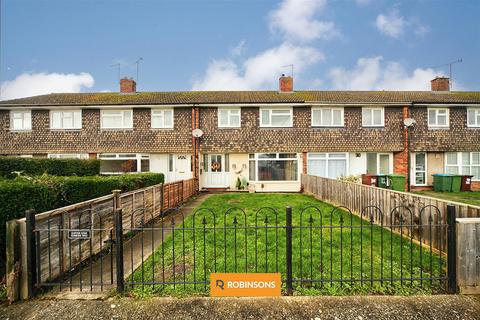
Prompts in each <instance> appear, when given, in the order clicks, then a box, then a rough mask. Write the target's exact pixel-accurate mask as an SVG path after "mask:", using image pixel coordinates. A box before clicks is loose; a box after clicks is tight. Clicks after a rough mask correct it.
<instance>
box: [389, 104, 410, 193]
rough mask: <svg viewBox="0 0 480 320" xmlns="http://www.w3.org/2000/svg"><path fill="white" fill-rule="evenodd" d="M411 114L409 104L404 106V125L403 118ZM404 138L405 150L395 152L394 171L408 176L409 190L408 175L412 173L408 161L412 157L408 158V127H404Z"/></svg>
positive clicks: (406, 180) (406, 181) (406, 182)
mask: <svg viewBox="0 0 480 320" xmlns="http://www.w3.org/2000/svg"><path fill="white" fill-rule="evenodd" d="M409 116H410V112H409V108H408V106H404V107H403V110H402V125H403V119H406V118H408V117H409ZM403 138H404V139H403V150H402V151H401V152H396V153H394V154H393V173H396V174H403V175H405V176H406V177H407V179H405V190H408V180H409V179H408V176H409V174H410V172H409V170H408V162H409V161H410V159H409V158H408V144H409V139H408V138H409V137H408V128H405V127H404V128H403Z"/></svg>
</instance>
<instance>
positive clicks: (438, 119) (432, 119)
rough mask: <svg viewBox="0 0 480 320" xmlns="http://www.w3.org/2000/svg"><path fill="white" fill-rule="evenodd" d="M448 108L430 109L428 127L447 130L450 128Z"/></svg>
mask: <svg viewBox="0 0 480 320" xmlns="http://www.w3.org/2000/svg"><path fill="white" fill-rule="evenodd" d="M449 111H450V110H449V109H448V108H428V127H430V128H447V127H448V126H449V117H450V115H449Z"/></svg>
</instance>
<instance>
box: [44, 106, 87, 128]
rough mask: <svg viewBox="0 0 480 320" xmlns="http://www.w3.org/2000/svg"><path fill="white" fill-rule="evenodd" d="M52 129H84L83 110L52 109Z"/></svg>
mask: <svg viewBox="0 0 480 320" xmlns="http://www.w3.org/2000/svg"><path fill="white" fill-rule="evenodd" d="M50 129H54V130H57V129H61V130H69V129H82V110H50Z"/></svg>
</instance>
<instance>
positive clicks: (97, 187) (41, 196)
mask: <svg viewBox="0 0 480 320" xmlns="http://www.w3.org/2000/svg"><path fill="white" fill-rule="evenodd" d="M162 182H164V176H163V174H161V173H140V174H125V175H120V176H89V177H56V176H49V175H42V176H40V177H20V178H17V179H14V180H0V269H3V267H4V265H5V263H4V259H5V249H6V247H5V224H6V222H7V221H9V220H12V219H19V218H22V217H23V216H24V214H25V210H28V209H34V210H36V211H37V212H39V213H40V212H43V211H47V210H51V209H56V208H59V207H63V206H66V205H69V204H74V203H78V202H82V201H85V200H89V199H93V198H98V197H101V196H105V195H108V194H110V193H111V192H112V190H115V189H119V190H122V192H126V191H131V190H135V189H139V188H144V187H148V186H151V185H155V184H158V183H162Z"/></svg>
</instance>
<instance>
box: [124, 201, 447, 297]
mask: <svg viewBox="0 0 480 320" xmlns="http://www.w3.org/2000/svg"><path fill="white" fill-rule="evenodd" d="M286 206H291V207H292V208H293V215H292V216H293V223H292V225H293V226H294V228H293V241H292V242H293V243H292V247H293V255H292V262H293V266H292V267H293V281H294V294H299V295H301V294H333V295H341V294H419V293H420V294H421V293H431V292H432V291H433V292H436V291H438V290H439V288H440V287H441V286H442V285H443V280H444V278H445V275H444V270H445V269H444V268H445V265H444V262H445V261H444V260H445V259H444V258H443V259H440V258H439V256H437V255H436V254H435V253H434V252H433V250H432V249H431V247H430V250H429V248H428V247H425V246H422V247H420V246H418V245H417V244H416V242H414V241H412V238H410V237H408V236H407V237H405V235H407V234H408V231H409V228H410V226H408V225H407V224H405V225H403V224H402V222H400V225H399V226H398V228H396V230H395V231H392V230H390V229H387V228H381V227H380V226H377V225H374V224H371V223H370V222H369V221H368V219H367V220H362V219H360V218H359V217H357V216H353V215H351V214H350V213H348V212H347V211H345V210H339V209H336V210H334V209H335V208H334V207H332V206H331V205H329V204H326V203H324V202H321V201H318V200H316V199H315V198H313V197H310V196H307V195H303V194H221V195H213V196H211V197H210V198H208V199H207V200H206V201H205V202H204V203H202V205H201V206H200V207H199V208H197V211H196V213H195V214H192V215H190V216H188V217H187V218H186V220H185V221H184V223H183V225H181V226H177V225H179V222H178V221H177V222H175V221H173V222H174V223H175V226H176V227H177V228H176V229H174V231H173V233H172V234H169V235H168V236H166V238H165V241H164V244H163V245H162V246H160V247H159V248H158V249H157V251H156V252H155V254H153V255H152V256H150V258H148V259H146V260H145V261H144V263H143V264H142V265H141V266H140V267H139V268H138V269H137V270H135V272H134V273H133V275H131V276H129V277H128V278H127V280H126V287H127V288H128V290H129V292H130V294H132V295H145V294H159V295H207V294H208V293H209V277H210V273H212V272H280V273H281V274H282V279H283V281H284V280H285V273H286V254H285V252H286V241H285V228H284V226H285V216H286V215H285V207H286ZM232 208H233V209H232ZM260 208H264V209H262V210H260V211H258V210H259V209H260ZM316 208H318V209H319V210H320V211H321V214H320V212H319V211H318V210H317V209H316ZM302 211H303V214H302ZM243 212H245V215H244V214H243ZM275 213H276V214H275ZM171 226H172V221H171V220H170V219H169V218H168V217H167V218H166V219H165V220H164V228H170V227H171ZM245 226H247V227H246V228H245ZM300 226H302V227H301V228H300ZM412 229H413V228H412ZM412 229H411V230H410V231H414V230H412ZM141 230H142V229H138V230H137V231H140V232H141ZM401 235H403V236H404V237H402V236H401ZM141 236H143V237H145V238H146V237H161V236H163V231H162V230H161V229H149V227H148V226H146V227H145V229H143V234H142V235H141ZM145 258H146V257H145ZM129 268H131V266H129V264H128V261H125V271H126V272H127V273H128V272H130V270H131V269H129Z"/></svg>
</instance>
